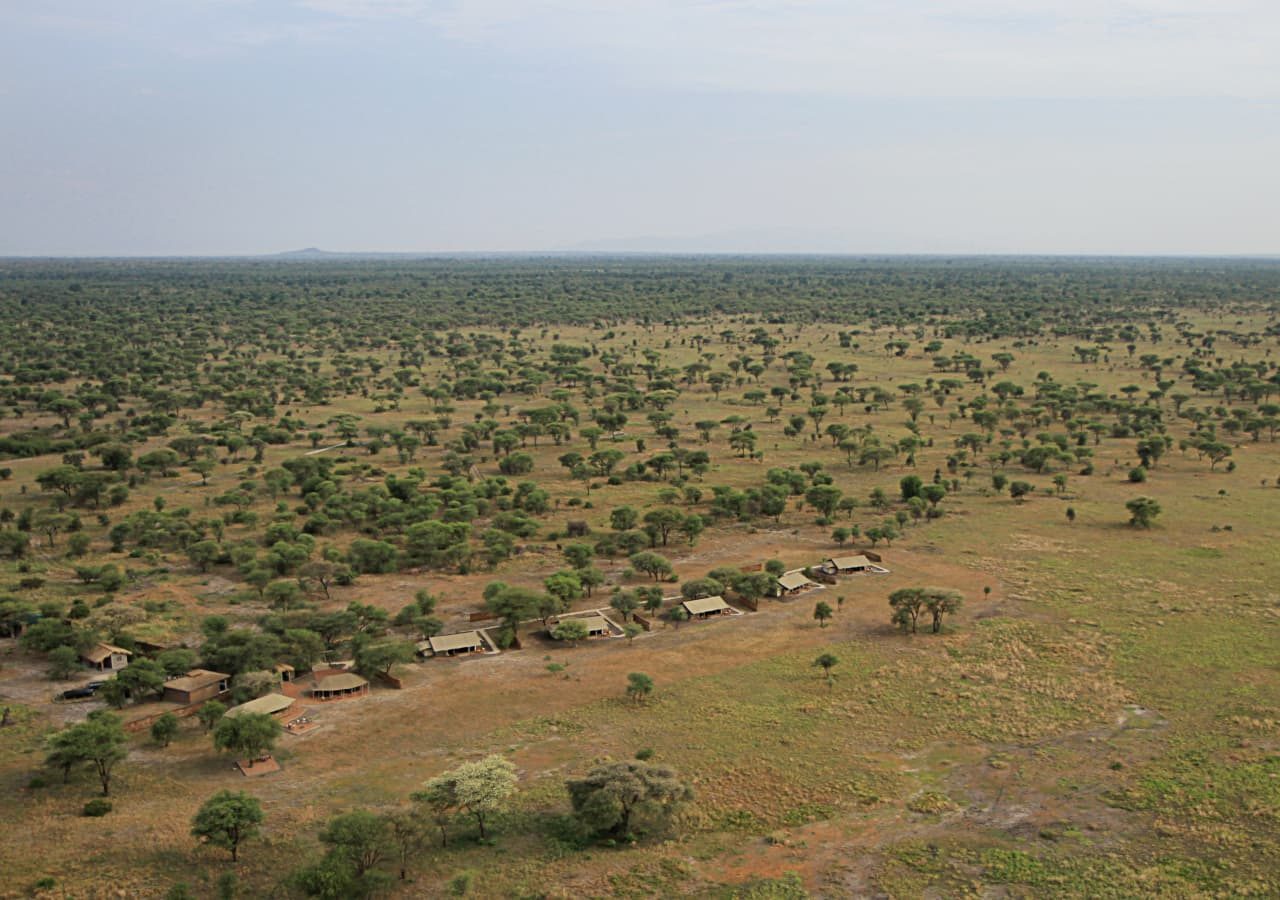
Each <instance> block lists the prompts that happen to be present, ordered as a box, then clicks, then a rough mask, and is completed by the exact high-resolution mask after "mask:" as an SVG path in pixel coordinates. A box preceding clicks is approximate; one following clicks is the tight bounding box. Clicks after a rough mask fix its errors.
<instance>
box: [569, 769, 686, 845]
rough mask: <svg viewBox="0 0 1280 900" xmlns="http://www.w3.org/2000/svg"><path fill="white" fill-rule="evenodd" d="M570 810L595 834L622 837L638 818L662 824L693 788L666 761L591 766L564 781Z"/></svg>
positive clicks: (629, 830)
mask: <svg viewBox="0 0 1280 900" xmlns="http://www.w3.org/2000/svg"><path fill="white" fill-rule="evenodd" d="M565 787H566V788H567V789H568V791H569V800H570V802H571V804H572V805H573V813H574V816H575V817H576V818H577V819H578V821H579V822H581V823H582V824H583V825H584V826H586V827H587V828H588V829H589V830H590V831H591V833H593V834H595V835H597V836H600V837H612V838H619V839H621V838H626V837H628V836H629V835H630V834H631V832H632V828H633V825H634V824H635V822H636V820H637V819H638V818H641V817H643V819H644V820H645V821H646V822H647V823H648V824H650V825H651V826H653V827H654V828H660V827H662V826H665V825H666V824H667V823H668V822H669V821H670V820H671V818H672V816H674V814H675V813H676V812H677V811H678V810H679V808H680V807H681V806H682V805H684V804H686V803H688V802H689V801H691V800H692V799H693V789H692V788H691V787H689V785H688V784H686V783H685V782H684V781H683V780H681V778H680V776H679V774H678V773H677V772H676V771H675V770H674V769H671V768H669V767H667V766H654V765H649V764H648V763H645V762H641V761H639V760H630V761H627V762H609V763H601V764H600V765H597V766H594V767H593V768H592V769H591V770H590V771H588V772H587V774H586V775H585V776H583V777H581V778H571V779H569V780H568V781H567V782H565Z"/></svg>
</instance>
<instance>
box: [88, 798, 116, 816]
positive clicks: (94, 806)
mask: <svg viewBox="0 0 1280 900" xmlns="http://www.w3.org/2000/svg"><path fill="white" fill-rule="evenodd" d="M109 812H111V801H110V800H107V799H104V798H102V797H95V798H93V799H92V800H90V801H89V802H88V803H86V804H85V805H84V814H85V815H86V816H90V817H91V818H95V819H96V818H99V817H100V816H105V815H106V814H107V813H109Z"/></svg>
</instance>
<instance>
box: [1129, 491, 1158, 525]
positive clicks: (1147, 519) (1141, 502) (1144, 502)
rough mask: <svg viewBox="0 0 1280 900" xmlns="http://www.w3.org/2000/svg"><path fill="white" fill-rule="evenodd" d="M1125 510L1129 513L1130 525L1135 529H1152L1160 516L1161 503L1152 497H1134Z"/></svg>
mask: <svg viewBox="0 0 1280 900" xmlns="http://www.w3.org/2000/svg"><path fill="white" fill-rule="evenodd" d="M1124 508H1125V509H1127V510H1128V511H1129V524H1130V525H1132V526H1133V527H1134V528H1150V527H1151V524H1152V523H1153V522H1154V521H1155V519H1156V516H1158V515H1160V503H1159V502H1158V501H1156V500H1155V499H1153V498H1151V497H1134V498H1133V499H1132V500H1130V501H1129V502H1128V503H1126V504H1125V505H1124Z"/></svg>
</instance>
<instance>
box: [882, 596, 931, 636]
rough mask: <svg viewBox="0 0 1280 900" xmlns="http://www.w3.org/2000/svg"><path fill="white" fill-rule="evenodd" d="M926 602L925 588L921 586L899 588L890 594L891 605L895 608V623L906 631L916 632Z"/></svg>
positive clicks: (893, 618) (893, 617)
mask: <svg viewBox="0 0 1280 900" xmlns="http://www.w3.org/2000/svg"><path fill="white" fill-rule="evenodd" d="M924 602H925V596H924V590H923V589H921V588H899V589H898V590H896V591H894V592H893V593H892V594H890V595H889V606H890V607H891V608H892V609H893V616H892V620H893V624H895V625H897V626H898V627H899V628H901V629H902V630H903V631H905V632H909V633H910V634H915V633H916V625H917V623H918V622H919V621H920V612H921V609H922V608H923V607H924Z"/></svg>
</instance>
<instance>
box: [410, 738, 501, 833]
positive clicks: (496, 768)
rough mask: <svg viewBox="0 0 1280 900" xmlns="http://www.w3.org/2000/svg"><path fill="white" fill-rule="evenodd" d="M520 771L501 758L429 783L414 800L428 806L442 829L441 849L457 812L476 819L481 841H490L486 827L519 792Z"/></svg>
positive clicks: (472, 764)
mask: <svg viewBox="0 0 1280 900" xmlns="http://www.w3.org/2000/svg"><path fill="white" fill-rule="evenodd" d="M516 780H517V779H516V767H515V766H514V765H513V764H512V763H511V761H510V760H508V759H504V758H503V757H501V756H498V755H497V754H494V755H492V756H486V757H485V758H484V759H481V760H477V761H476V762H470V763H463V764H462V765H460V766H458V768H456V769H453V770H452V771H449V772H445V773H444V774H443V775H438V776H436V777H435V778H432V779H431V780H430V781H428V782H427V783H426V784H425V785H424V786H423V789H422V790H421V791H420V792H418V793H416V794H414V795H413V799H414V800H416V801H418V802H421V803H424V804H425V805H426V806H427V808H428V809H429V810H430V811H431V813H432V816H433V818H434V819H435V821H436V824H437V825H439V827H440V836H441V846H444V844H445V842H446V840H447V833H446V831H445V828H446V825H447V823H448V819H449V816H450V815H451V814H453V813H455V812H459V813H462V814H464V815H469V816H471V817H472V818H473V819H475V822H476V827H477V828H479V830H480V838H481V840H484V839H485V838H487V837H488V833H487V832H486V830H485V825H486V823H487V821H488V819H489V817H490V816H491V815H493V814H494V813H496V812H499V811H500V810H502V809H503V808H504V807H505V806H506V804H507V801H508V800H509V799H510V797H511V795H512V794H514V793H515V791H516Z"/></svg>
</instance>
